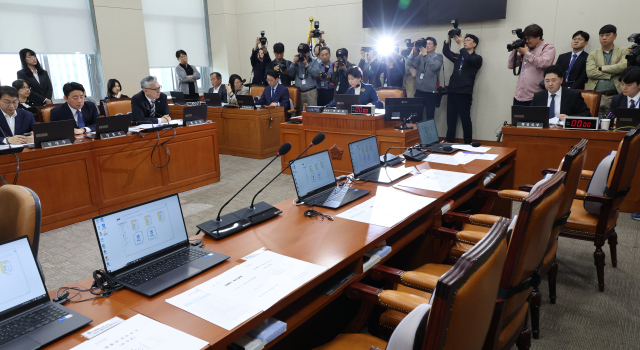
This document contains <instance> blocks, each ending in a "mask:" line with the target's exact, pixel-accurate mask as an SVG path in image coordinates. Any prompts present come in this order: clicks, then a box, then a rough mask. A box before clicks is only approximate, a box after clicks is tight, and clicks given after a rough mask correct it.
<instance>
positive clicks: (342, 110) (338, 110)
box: [322, 108, 349, 114]
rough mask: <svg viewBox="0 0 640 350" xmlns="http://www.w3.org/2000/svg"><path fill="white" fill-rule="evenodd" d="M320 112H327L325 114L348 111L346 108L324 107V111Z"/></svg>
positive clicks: (345, 112)
mask: <svg viewBox="0 0 640 350" xmlns="http://www.w3.org/2000/svg"><path fill="white" fill-rule="evenodd" d="M322 113H327V114H349V111H348V110H346V109H329V108H325V110H324V111H322Z"/></svg>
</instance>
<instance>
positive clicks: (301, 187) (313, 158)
mask: <svg viewBox="0 0 640 350" xmlns="http://www.w3.org/2000/svg"><path fill="white" fill-rule="evenodd" d="M289 164H290V165H291V175H292V176H293V183H294V184H295V186H296V192H297V193H298V200H299V201H301V202H304V203H305V204H306V205H313V206H318V207H324V208H330V209H338V208H340V207H342V206H343V205H346V204H348V203H351V202H353V201H355V200H356V199H358V198H360V197H363V196H366V195H367V194H369V193H370V192H371V191H366V190H359V189H357V188H351V187H347V186H344V187H340V186H338V184H337V183H336V178H335V177H334V175H333V167H332V166H331V159H330V158H329V151H327V150H324V151H321V152H318V153H315V154H312V155H309V156H306V157H303V158H299V159H297V160H293V161H290V162H289Z"/></svg>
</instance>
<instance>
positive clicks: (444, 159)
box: [422, 153, 460, 165]
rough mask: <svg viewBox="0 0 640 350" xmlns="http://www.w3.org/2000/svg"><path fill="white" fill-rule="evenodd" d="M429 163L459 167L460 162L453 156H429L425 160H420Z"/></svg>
mask: <svg viewBox="0 0 640 350" xmlns="http://www.w3.org/2000/svg"><path fill="white" fill-rule="evenodd" d="M422 161H423V162H429V163H440V164H448V165H460V162H459V161H458V160H457V159H456V158H455V157H454V156H445V155H442V154H433V153H432V154H430V155H429V156H428V157H427V158H425V159H423V160H422Z"/></svg>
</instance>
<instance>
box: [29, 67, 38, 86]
mask: <svg viewBox="0 0 640 350" xmlns="http://www.w3.org/2000/svg"><path fill="white" fill-rule="evenodd" d="M31 73H33V77H34V78H36V81H37V82H38V84H40V76H39V75H38V70H37V69H34V70H32V71H31Z"/></svg>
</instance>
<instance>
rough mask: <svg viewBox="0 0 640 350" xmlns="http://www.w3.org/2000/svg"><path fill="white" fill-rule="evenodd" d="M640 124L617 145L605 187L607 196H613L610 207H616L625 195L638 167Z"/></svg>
mask: <svg viewBox="0 0 640 350" xmlns="http://www.w3.org/2000/svg"><path fill="white" fill-rule="evenodd" d="M638 134H640V125H638V126H636V127H635V129H632V130H631V131H629V132H628V133H627V134H626V135H625V136H624V138H623V139H622V141H621V142H620V145H619V146H618V152H617V153H616V158H615V159H614V160H613V165H612V166H611V172H610V173H609V180H608V181H607V189H606V190H605V195H606V196H607V197H615V200H614V202H613V205H612V209H614V210H615V209H618V207H620V204H622V202H623V201H624V198H625V197H626V192H628V191H629V189H630V188H631V180H632V179H633V175H634V174H635V171H636V168H637V167H638V158H640V137H638Z"/></svg>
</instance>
